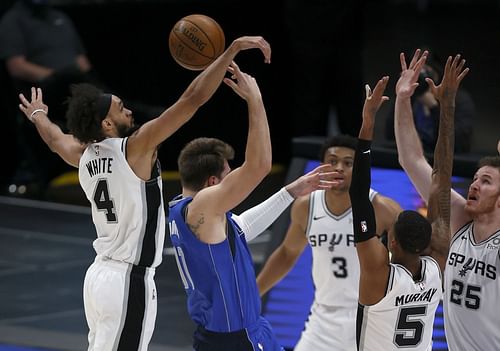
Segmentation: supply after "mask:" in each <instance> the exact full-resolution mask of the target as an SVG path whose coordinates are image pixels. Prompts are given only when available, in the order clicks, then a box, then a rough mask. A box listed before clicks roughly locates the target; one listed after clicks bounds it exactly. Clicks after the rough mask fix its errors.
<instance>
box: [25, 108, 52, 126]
mask: <svg viewBox="0 0 500 351" xmlns="http://www.w3.org/2000/svg"><path fill="white" fill-rule="evenodd" d="M40 114H44V115H45V116H47V111H45V110H44V109H43V108H37V109H35V110H33V112H31V114H30V115H29V117H28V119H29V120H30V122H31V123H35V120H36V117H37V116H38V115H40Z"/></svg>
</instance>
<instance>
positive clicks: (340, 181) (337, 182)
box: [332, 176, 345, 186]
mask: <svg viewBox="0 0 500 351" xmlns="http://www.w3.org/2000/svg"><path fill="white" fill-rule="evenodd" d="M344 181H345V179H344V177H341V176H336V177H333V179H332V182H333V185H334V186H335V185H340V184H343V183H344Z"/></svg>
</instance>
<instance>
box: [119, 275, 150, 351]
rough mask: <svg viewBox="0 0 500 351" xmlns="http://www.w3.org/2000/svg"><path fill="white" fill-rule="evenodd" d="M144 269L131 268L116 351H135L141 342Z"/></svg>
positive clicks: (144, 286)
mask: <svg viewBox="0 0 500 351" xmlns="http://www.w3.org/2000/svg"><path fill="white" fill-rule="evenodd" d="M145 275H146V268H145V267H139V266H133V267H132V270H131V272H130V284H129V291H128V300H127V313H126V315H125V323H124V324H123V329H122V332H121V335H120V341H119V343H118V349H117V351H137V350H138V349H139V344H140V342H141V336H142V325H143V321H144V314H145V312H146V284H145V283H144V277H145Z"/></svg>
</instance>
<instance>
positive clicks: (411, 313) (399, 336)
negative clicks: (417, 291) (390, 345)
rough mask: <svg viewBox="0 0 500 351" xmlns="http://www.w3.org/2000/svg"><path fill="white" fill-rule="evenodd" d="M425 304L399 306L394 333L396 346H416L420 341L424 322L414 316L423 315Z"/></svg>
mask: <svg viewBox="0 0 500 351" xmlns="http://www.w3.org/2000/svg"><path fill="white" fill-rule="evenodd" d="M426 314H427V306H415V307H401V309H400V310H399V316H398V322H397V324H396V331H395V333H394V344H396V346H397V347H409V346H417V345H418V344H420V342H421V341H422V334H423V331H424V326H425V324H424V322H423V321H422V320H421V319H419V318H415V317H419V316H425V315H426Z"/></svg>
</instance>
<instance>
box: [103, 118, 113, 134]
mask: <svg viewBox="0 0 500 351" xmlns="http://www.w3.org/2000/svg"><path fill="white" fill-rule="evenodd" d="M111 126H112V123H111V121H110V120H109V119H108V118H104V119H103V120H102V122H101V128H102V129H103V130H104V131H108V130H110V129H111Z"/></svg>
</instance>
